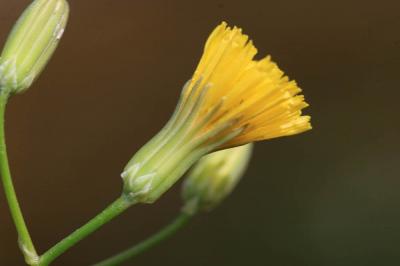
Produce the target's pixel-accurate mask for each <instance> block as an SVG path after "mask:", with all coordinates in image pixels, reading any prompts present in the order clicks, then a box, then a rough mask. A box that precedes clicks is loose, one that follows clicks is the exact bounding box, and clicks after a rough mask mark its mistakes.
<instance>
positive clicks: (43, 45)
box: [0, 0, 69, 93]
mask: <svg viewBox="0 0 400 266" xmlns="http://www.w3.org/2000/svg"><path fill="white" fill-rule="evenodd" d="M68 14H69V6H68V3H67V2H66V1H65V0H36V1H33V2H32V3H31V4H30V5H29V7H28V8H27V9H26V10H25V11H24V12H23V14H22V15H21V17H20V18H19V19H18V21H17V23H16V24H15V26H14V28H13V29H12V31H11V33H10V35H9V36H8V39H7V42H6V44H5V46H4V49H3V52H2V53H1V56H0V89H1V90H3V92H7V93H19V92H22V91H24V90H25V89H27V88H28V87H29V86H30V85H31V84H32V82H33V81H34V80H35V79H36V78H37V77H38V76H39V74H40V72H41V71H42V70H43V69H44V67H45V66H46V64H47V62H48V61H49V59H50V57H51V55H52V54H53V52H54V50H55V49H56V47H57V44H58V42H59V40H60V39H61V36H62V35H63V32H64V29H65V26H66V23H67V20H68Z"/></svg>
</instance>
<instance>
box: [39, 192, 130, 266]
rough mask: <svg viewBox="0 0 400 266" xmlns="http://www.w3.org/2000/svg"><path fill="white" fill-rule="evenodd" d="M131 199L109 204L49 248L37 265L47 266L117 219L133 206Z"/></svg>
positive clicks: (121, 199)
mask: <svg viewBox="0 0 400 266" xmlns="http://www.w3.org/2000/svg"><path fill="white" fill-rule="evenodd" d="M134 203H135V202H133V201H132V200H131V199H128V198H127V197H126V196H121V197H120V198H118V199H117V200H116V201H114V202H113V203H111V204H110V205H109V206H108V207H107V208H106V209H104V210H103V211H102V212H101V213H100V214H98V215H97V216H96V217H94V218H93V219H91V220H90V221H89V222H88V223H86V224H85V225H83V226H82V227H80V228H79V229H77V230H76V231H74V232H73V233H72V234H70V235H69V236H67V237H66V238H64V239H63V240H61V241H60V242H59V243H57V244H56V245H55V246H53V247H52V248H50V249H49V250H48V251H46V253H44V254H43V255H42V256H41V257H40V261H39V263H38V264H37V265H39V266H47V265H49V264H50V263H51V262H52V261H53V260H55V259H56V258H57V257H58V256H60V255H61V254H63V253H64V252H66V251H67V250H68V249H70V248H71V247H73V246H74V245H75V244H76V243H78V242H79V241H81V240H82V239H84V238H85V237H87V236H88V235H90V234H91V233H93V232H95V231H96V230H97V229H99V228H100V227H101V226H103V225H104V224H106V223H108V222H109V221H110V220H112V219H113V218H115V217H117V216H118V215H119V214H121V213H122V212H124V211H125V210H126V209H127V208H128V207H130V206H131V205H133V204H134Z"/></svg>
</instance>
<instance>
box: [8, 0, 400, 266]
mask: <svg viewBox="0 0 400 266" xmlns="http://www.w3.org/2000/svg"><path fill="white" fill-rule="evenodd" d="M69 2H70V4H71V11H72V12H71V17H70V21H69V25H68V28H67V31H66V34H65V35H64V38H63V40H62V42H61V44H60V46H59V48H58V50H57V52H56V54H55V56H54V58H53V59H52V61H51V63H50V64H49V65H48V67H47V69H46V71H45V72H44V73H43V74H42V75H41V77H40V79H39V80H38V81H37V82H36V83H35V84H34V85H33V87H32V88H31V89H30V90H29V91H27V92H26V93H25V94H23V95H19V96H17V97H14V98H13V99H12V100H11V102H10V104H9V106H8V112H7V137H8V140H7V141H8V145H9V146H8V148H9V153H10V160H11V167H12V171H13V174H14V179H15V185H16V189H17V192H18V195H19V196H20V200H21V205H22V208H23V211H24V213H25V216H26V218H27V222H28V225H29V228H30V230H31V233H32V237H33V239H34V242H35V243H36V245H37V248H38V250H39V251H40V252H43V251H44V250H45V249H47V248H49V247H50V246H51V245H52V244H54V243H55V242H56V241H58V240H59V239H61V238H62V237H64V236H66V235H67V234H68V233H70V232H71V231H72V230H74V229H75V228H77V227H78V226H80V225H82V224H83V223H84V222H86V221H87V220H88V219H89V218H91V217H92V216H94V215H95V214H96V213H98V212H99V211H100V210H102V209H103V208H104V207H105V206H106V205H107V204H108V203H109V202H111V201H112V200H113V199H115V198H116V197H117V196H118V195H119V193H120V190H121V180H120V177H119V174H120V172H121V170H122V168H123V167H124V166H125V163H126V162H127V161H128V159H130V157H131V156H132V155H133V154H134V153H135V151H137V150H138V149H139V148H140V147H141V145H143V144H144V143H145V142H146V141H147V140H148V139H149V138H151V137H152V136H153V135H154V134H155V133H156V132H157V131H158V130H159V129H160V128H161V127H162V126H163V124H164V123H165V122H166V121H167V119H168V118H169V115H170V113H171V112H172V110H173V108H174V105H175V103H176V101H177V98H178V94H179V92H180V89H181V87H182V85H183V83H184V82H185V81H186V80H187V79H189V78H190V76H191V73H192V72H193V70H194V68H195V66H196V64H197V62H198V59H199V57H200V55H201V52H202V48H203V43H204V41H205V39H206V38H207V36H208V34H209V32H210V31H211V30H212V29H213V28H214V27H215V26H216V25H217V24H219V23H220V22H221V20H226V21H228V23H229V24H231V25H238V26H240V27H242V28H243V29H244V31H245V32H246V33H247V34H249V35H250V36H251V37H252V38H253V39H254V41H255V44H256V46H257V47H258V49H259V53H260V54H261V55H266V54H271V55H272V57H273V59H274V60H276V61H277V62H278V63H279V65H280V66H281V68H282V69H283V70H285V72H286V73H287V74H288V75H289V76H290V77H293V78H295V79H296V80H297V81H298V83H299V84H300V86H301V87H302V88H303V89H304V94H305V95H306V98H307V101H308V102H309V103H310V104H311V107H310V108H309V109H308V110H307V111H306V112H307V113H308V114H310V115H311V116H312V122H313V126H314V129H313V130H312V131H311V132H307V133H305V134H301V135H297V136H294V137H290V138H281V139H276V140H271V141H265V142H262V143H258V144H257V145H256V151H255V155H254V158H253V160H252V162H251V165H250V169H249V171H248V173H247V175H246V177H245V178H244V180H243V181H242V182H241V184H240V186H239V187H238V188H237V189H236V191H235V193H234V194H233V195H231V197H230V198H228V199H227V200H226V201H225V202H224V203H223V204H222V206H220V207H219V208H218V209H216V210H215V211H213V212H212V213H209V214H203V215H199V216H198V217H197V218H196V219H195V220H194V221H193V222H192V223H191V224H190V225H189V226H188V227H187V228H185V229H184V230H182V231H180V232H179V233H178V234H177V235H176V236H175V237H173V238H172V239H171V240H169V241H168V242H166V243H163V244H162V245H160V246H158V247H157V248H155V249H154V250H152V251H150V252H148V253H147V254H145V255H143V256H141V257H140V258H138V259H137V260H136V261H135V262H134V263H131V264H128V265H147V266H150V265H161V264H162V265H188V266H203V265H209V266H217V265H230V266H242V265H277V266H293V265H296V266H314V265H318V266H319V265H322V266H330V265H341V266H342V265H351V266H358V265H360V266H364V265H377V266H378V265H383V266H391V265H400V253H399V252H400V193H399V190H400V180H399V173H400V170H399V163H400V158H399V153H400V152H399V148H400V141H399V137H400V135H399V133H400V121H399V118H398V117H399V116H398V106H399V100H398V99H399V96H400V92H399V74H398V73H399V71H400V64H399V63H400V52H399V49H400V37H399V28H400V12H399V7H400V5H399V4H398V1H345V0H339V1H310V0H302V1H295V0H293V1H261V0H260V1H211V0H209V1H196V2H195V1H193V2H191V1H128V0H125V1H116V0H84V1H82V0H81V1H78V0H70V1H69ZM28 3H29V1H27V0H26V1H25V0H24V1H23V0H0V40H1V42H4V40H5V38H6V36H7V34H8V32H9V29H10V28H11V27H12V25H13V23H14V21H15V20H16V19H17V17H18V16H19V14H20V12H21V11H22V9H23V8H24V7H25V6H26V5H27V4H28ZM179 193H180V186H179V185H177V186H175V188H174V189H173V190H171V191H169V192H168V193H167V194H166V195H165V196H164V197H162V198H161V199H160V200H159V201H157V202H156V203H155V204H153V205H142V206H138V207H134V208H132V209H130V210H129V211H127V212H126V213H125V214H123V215H122V216H121V217H119V218H118V219H116V220H114V221H113V222H111V223H110V224H108V225H106V226H104V227H103V228H102V229H101V230H100V231H98V232H97V233H95V234H94V235H92V236H91V237H89V238H88V239H86V240H84V241H83V242H82V243H80V244H79V245H78V246H76V247H75V248H73V249H71V250H70V251H69V252H68V253H66V254H65V255H64V256H62V257H61V258H60V259H58V260H57V261H56V262H55V263H54V265H74V266H75V265H77V266H79V265H88V264H90V263H93V262H95V261H97V260H98V259H100V258H104V257H105V256H107V255H111V254H113V253H114V252H116V251H119V250H120V249H122V248H125V247H127V246H128V245H130V244H133V243H135V242H137V241H139V240H141V239H143V238H144V237H145V236H147V235H148V234H151V233H153V232H155V231H156V230H157V229H159V228H160V227H161V226H163V225H164V224H165V223H167V222H168V221H170V220H171V219H172V218H173V217H174V216H175V215H176V214H177V212H178V211H179V208H180V206H181V203H180V195H179ZM21 258H22V257H21V255H20V253H19V250H18V248H17V244H16V233H15V230H14V226H13V224H12V221H11V219H10V215H9V212H8V209H7V206H6V203H5V198H4V195H3V193H0V265H5V266H18V265H23V261H22V259H21Z"/></svg>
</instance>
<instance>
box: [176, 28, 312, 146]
mask: <svg viewBox="0 0 400 266" xmlns="http://www.w3.org/2000/svg"><path fill="white" fill-rule="evenodd" d="M256 54H257V49H256V48H255V47H254V45H253V42H252V41H251V40H249V39H248V36H247V35H244V34H242V30H241V29H240V28H236V27H234V28H233V29H232V28H230V27H228V26H227V24H226V23H225V22H223V23H221V24H220V25H219V26H218V27H217V28H215V30H214V31H213V32H212V33H211V35H210V37H209V38H208V40H207V42H206V45H205V48H204V52H203V56H202V57H201V60H200V63H199V65H198V66H197V69H196V71H195V73H194V75H193V78H192V80H191V81H190V84H188V88H187V89H186V92H185V95H184V97H185V100H187V99H188V98H190V97H198V98H199V97H201V93H203V94H204V95H203V99H202V101H203V103H202V105H201V107H200V108H199V110H198V117H197V119H198V120H201V118H202V117H204V116H207V115H208V114H210V113H213V115H212V116H213V119H210V121H209V122H208V123H207V125H206V126H205V127H204V128H203V131H207V130H209V129H210V128H213V127H215V126H216V125H221V124H224V123H227V122H228V123H229V121H231V125H230V126H229V127H227V128H226V129H225V130H223V131H222V132H221V133H220V134H219V135H226V134H228V132H233V131H235V130H236V131H237V130H239V131H240V133H238V134H237V136H235V137H234V138H232V139H231V140H230V141H229V142H227V143H224V144H223V145H222V146H224V147H230V146H238V145H241V144H245V143H249V142H253V141H258V140H264V139H270V138H276V137H280V136H288V135H293V134H298V133H301V132H303V131H306V130H309V129H311V125H310V122H309V121H310V117H309V116H302V115H301V110H302V109H303V108H305V107H307V106H308V104H307V103H306V102H305V101H304V96H303V95H297V94H298V93H300V92H301V89H300V88H299V87H298V86H297V84H296V82H295V81H290V80H289V78H288V77H287V76H285V75H284V73H283V72H282V71H281V70H280V69H279V67H278V66H277V65H276V64H275V63H274V62H272V61H271V58H270V56H267V57H265V58H264V59H261V60H259V61H258V60H254V59H253V58H254V56H255V55H256ZM204 90H207V91H206V92H204ZM216 109H217V110H216ZM195 123H196V122H195ZM216 137H217V138H218V136H216Z"/></svg>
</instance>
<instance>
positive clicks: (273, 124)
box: [122, 23, 311, 202]
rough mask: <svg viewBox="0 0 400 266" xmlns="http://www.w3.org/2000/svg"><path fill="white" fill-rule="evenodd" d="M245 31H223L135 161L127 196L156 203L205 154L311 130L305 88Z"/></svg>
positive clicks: (215, 34) (126, 176)
mask: <svg viewBox="0 0 400 266" xmlns="http://www.w3.org/2000/svg"><path fill="white" fill-rule="evenodd" d="M256 53H257V50H256V48H255V47H254V45H253V43H252V42H251V41H249V40H248V37H247V36H246V35H244V34H242V33H241V30H240V29H239V28H236V27H235V28H233V29H231V28H229V27H227V25H226V23H222V24H221V25H219V26H218V27H217V28H216V29H215V30H214V31H213V32H212V33H211V35H210V37H209V38H208V40H207V43H206V45H205V48H204V53H203V56H202V58H201V60H200V63H199V65H198V67H197V69H196V71H195V73H194V75H193V77H192V79H191V80H189V81H188V82H187V83H186V85H185V86H184V89H183V90H182V94H181V97H180V100H179V103H178V106H177V108H176V110H175V112H174V114H173V116H172V117H171V119H170V120H169V121H168V123H167V125H166V126H165V127H164V128H163V129H162V130H161V131H160V132H159V133H158V134H157V135H156V136H155V137H154V138H152V139H151V140H150V141H149V142H148V143H147V144H146V145H145V146H143V147H142V148H141V149H140V150H139V151H138V152H137V153H136V154H135V156H134V157H133V158H132V159H131V160H130V161H129V163H128V164H127V166H126V167H125V169H124V172H123V173H122V177H123V179H124V192H125V194H126V195H129V197H131V198H133V199H134V200H137V201H141V202H153V201H155V200H156V199H157V198H158V197H160V196H161V195H162V194H163V193H164V192H165V191H166V190H168V189H169V188H170V187H171V186H172V185H173V184H174V183H175V182H176V181H177V180H178V179H179V178H180V177H181V176H182V175H183V174H184V172H185V171H186V170H187V169H188V168H189V167H190V166H191V165H192V164H193V163H194V162H196V161H197V160H198V159H200V158H201V157H202V156H203V155H205V154H207V153H210V152H212V151H216V150H220V149H225V148H229V147H234V146H239V145H242V144H246V143H250V142H254V141H258V140H263V139H270V138H275V137H280V136H287V135H293V134H297V133H300V132H303V131H306V130H308V129H310V128H311V125H310V123H309V121H310V117H308V116H301V110H302V109H303V108H304V107H306V106H307V104H306V103H305V102H304V97H303V96H296V95H297V94H298V93H299V92H300V91H301V90H300V89H299V87H297V85H296V83H295V82H294V81H289V79H288V78H287V77H286V76H284V74H283V72H282V71H281V70H280V69H279V68H278V66H277V65H276V64H275V63H273V62H272V61H271V60H270V58H269V57H266V58H264V59H262V60H259V61H257V60H254V59H253V58H254V56H255V54H256Z"/></svg>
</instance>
